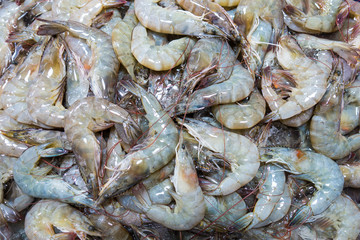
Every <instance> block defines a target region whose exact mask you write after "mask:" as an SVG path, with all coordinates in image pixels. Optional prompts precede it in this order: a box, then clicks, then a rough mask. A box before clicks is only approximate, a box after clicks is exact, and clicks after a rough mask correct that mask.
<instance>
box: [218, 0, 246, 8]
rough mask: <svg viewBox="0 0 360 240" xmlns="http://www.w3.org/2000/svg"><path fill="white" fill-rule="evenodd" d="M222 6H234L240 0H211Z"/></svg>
mask: <svg viewBox="0 0 360 240" xmlns="http://www.w3.org/2000/svg"><path fill="white" fill-rule="evenodd" d="M213 2H216V3H217V4H219V5H220V6H222V7H236V6H237V5H239V2H240V0H213Z"/></svg>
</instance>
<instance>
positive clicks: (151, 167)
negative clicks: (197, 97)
mask: <svg viewBox="0 0 360 240" xmlns="http://www.w3.org/2000/svg"><path fill="white" fill-rule="evenodd" d="M122 84H123V85H124V86H125V87H126V88H127V89H129V90H130V91H131V92H132V93H134V94H136V95H137V96H139V97H140V98H141V101H142V104H143V107H144V109H145V111H146V118H147V119H148V121H149V124H150V126H151V127H150V129H149V130H150V136H149V138H148V139H147V140H146V141H145V142H144V143H143V144H141V145H140V146H137V147H136V146H135V149H138V150H137V151H136V150H135V151H132V152H131V153H129V154H127V155H126V157H125V159H124V160H122V161H121V162H120V164H119V166H118V167H117V168H116V169H114V174H113V176H112V177H111V178H110V179H109V180H108V181H107V182H106V184H105V185H104V186H103V188H102V189H101V192H100V194H99V198H98V200H97V202H102V201H103V200H104V199H106V198H110V197H112V196H114V195H116V194H118V193H121V192H123V191H125V190H127V189H128V188H130V187H131V186H133V185H135V184H136V183H137V182H139V181H140V180H142V179H143V178H146V177H147V176H149V175H150V174H151V173H153V172H155V171H157V170H159V169H160V168H162V167H163V166H165V165H166V164H167V163H168V162H170V161H171V159H172V158H173V157H174V155H175V146H176V144H177V142H178V130H177V128H176V125H175V123H174V122H173V120H172V119H171V118H170V116H169V115H168V114H167V113H166V112H165V111H164V110H163V109H162V107H161V105H160V104H159V102H158V101H157V100H156V98H155V96H153V95H152V94H151V93H148V92H146V91H145V90H144V89H143V88H142V87H141V86H138V85H136V86H134V85H132V83H131V82H122Z"/></svg>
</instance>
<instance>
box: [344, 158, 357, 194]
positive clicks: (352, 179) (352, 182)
mask: <svg viewBox="0 0 360 240" xmlns="http://www.w3.org/2000/svg"><path fill="white" fill-rule="evenodd" d="M339 167H340V170H341V172H342V174H343V175H344V181H345V182H344V186H345V187H352V188H360V163H359V162H354V163H347V164H344V165H339Z"/></svg>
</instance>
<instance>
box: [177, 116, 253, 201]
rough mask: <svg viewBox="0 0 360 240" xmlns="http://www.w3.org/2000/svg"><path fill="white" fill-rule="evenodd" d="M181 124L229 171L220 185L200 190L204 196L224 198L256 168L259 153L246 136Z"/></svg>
mask: <svg viewBox="0 0 360 240" xmlns="http://www.w3.org/2000/svg"><path fill="white" fill-rule="evenodd" d="M183 125H184V126H185V127H186V128H187V130H188V132H189V133H190V134H191V135H192V136H193V137H195V138H196V139H197V140H198V141H199V143H200V144H201V145H203V146H205V147H206V148H208V149H210V150H212V151H214V152H216V153H218V155H219V156H220V157H222V158H225V159H226V160H227V161H229V163H230V165H231V172H230V173H228V174H226V176H225V178H224V179H222V181H221V182H220V184H218V185H216V184H207V185H205V186H202V187H203V190H204V191H205V192H206V194H208V195H228V194H230V193H232V192H235V191H236V190H238V189H239V188H240V187H242V186H244V185H245V184H247V183H248V182H250V181H251V179H253V178H254V177H255V175H256V172H257V170H258V169H259V166H260V162H259V151H258V149H257V147H256V145H255V143H253V142H252V141H250V140H249V139H247V138H246V137H244V136H242V135H240V134H236V133H232V132H228V131H223V130H222V129H219V128H216V127H213V126H211V125H208V124H206V123H204V122H201V121H198V120H194V119H185V122H184V123H183Z"/></svg>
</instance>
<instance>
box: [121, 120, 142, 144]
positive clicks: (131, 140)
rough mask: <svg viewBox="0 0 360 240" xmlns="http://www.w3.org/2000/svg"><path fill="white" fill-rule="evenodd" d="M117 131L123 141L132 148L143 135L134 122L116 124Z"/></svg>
mask: <svg viewBox="0 0 360 240" xmlns="http://www.w3.org/2000/svg"><path fill="white" fill-rule="evenodd" d="M115 129H116V132H117V134H118V135H119V137H120V138H121V140H122V141H124V143H126V144H128V145H130V146H134V145H135V144H136V142H137V141H138V140H139V138H140V135H141V130H140V128H139V127H138V125H137V124H136V123H135V122H134V121H133V120H131V122H130V123H126V122H125V123H123V124H117V123H116V124H115Z"/></svg>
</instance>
